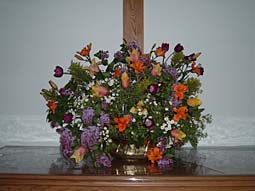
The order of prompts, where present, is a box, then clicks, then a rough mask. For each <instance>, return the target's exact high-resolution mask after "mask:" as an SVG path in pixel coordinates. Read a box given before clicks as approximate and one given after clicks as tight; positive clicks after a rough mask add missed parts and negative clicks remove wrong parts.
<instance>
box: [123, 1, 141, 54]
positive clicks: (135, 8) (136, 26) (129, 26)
mask: <svg viewBox="0 0 255 191" xmlns="http://www.w3.org/2000/svg"><path fill="white" fill-rule="evenodd" d="M143 7H144V1H143V0H123V38H124V39H126V40H127V41H128V42H132V41H134V42H136V43H137V44H138V45H139V46H140V47H141V50H142V51H143V49H144V21H143V20H144V16H143V15H144V8H143Z"/></svg>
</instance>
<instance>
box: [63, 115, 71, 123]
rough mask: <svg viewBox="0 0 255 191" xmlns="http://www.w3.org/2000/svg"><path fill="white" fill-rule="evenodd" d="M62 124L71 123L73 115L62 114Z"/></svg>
mask: <svg viewBox="0 0 255 191" xmlns="http://www.w3.org/2000/svg"><path fill="white" fill-rule="evenodd" d="M63 118H64V123H71V122H72V120H73V114H71V113H66V114H64V117H63Z"/></svg>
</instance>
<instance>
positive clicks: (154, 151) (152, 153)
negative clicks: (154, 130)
mask: <svg viewBox="0 0 255 191" xmlns="http://www.w3.org/2000/svg"><path fill="white" fill-rule="evenodd" d="M162 155H163V153H162V152H161V151H160V148H158V147H153V148H152V147H151V148H149V150H148V153H147V157H148V159H149V160H150V161H151V163H152V164H154V163H155V161H157V160H160V159H161V158H162Z"/></svg>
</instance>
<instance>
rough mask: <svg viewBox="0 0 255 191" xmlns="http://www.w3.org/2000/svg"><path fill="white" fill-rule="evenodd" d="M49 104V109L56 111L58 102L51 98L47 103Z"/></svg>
mask: <svg viewBox="0 0 255 191" xmlns="http://www.w3.org/2000/svg"><path fill="white" fill-rule="evenodd" d="M47 106H48V107H49V109H50V111H51V112H52V113H55V111H56V109H57V103H56V102H55V101H53V100H49V101H48V103H47Z"/></svg>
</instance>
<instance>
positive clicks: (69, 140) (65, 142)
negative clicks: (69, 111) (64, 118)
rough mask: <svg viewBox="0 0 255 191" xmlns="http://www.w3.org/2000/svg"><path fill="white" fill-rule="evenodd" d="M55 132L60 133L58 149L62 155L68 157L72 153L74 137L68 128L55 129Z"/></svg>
mask: <svg viewBox="0 0 255 191" xmlns="http://www.w3.org/2000/svg"><path fill="white" fill-rule="evenodd" d="M57 132H58V133H59V134H60V149H61V151H62V153H63V155H64V157H66V158H69V157H70V156H71V155H72V146H73V143H74V140H75V137H74V136H73V135H72V132H71V131H70V129H68V128H60V129H57Z"/></svg>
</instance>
